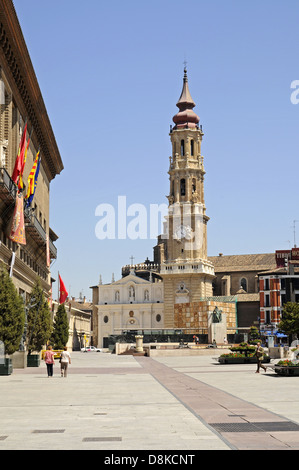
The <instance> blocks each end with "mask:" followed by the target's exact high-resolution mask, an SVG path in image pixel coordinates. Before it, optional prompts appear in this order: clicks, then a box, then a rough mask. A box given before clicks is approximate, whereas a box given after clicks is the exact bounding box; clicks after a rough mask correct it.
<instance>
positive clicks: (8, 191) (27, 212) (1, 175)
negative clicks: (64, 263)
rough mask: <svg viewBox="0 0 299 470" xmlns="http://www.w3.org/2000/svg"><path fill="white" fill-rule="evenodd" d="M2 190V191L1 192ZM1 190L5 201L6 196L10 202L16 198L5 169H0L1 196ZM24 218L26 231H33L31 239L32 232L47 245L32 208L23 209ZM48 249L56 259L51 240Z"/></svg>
mask: <svg viewBox="0 0 299 470" xmlns="http://www.w3.org/2000/svg"><path fill="white" fill-rule="evenodd" d="M1 188H2V191H1ZM3 188H4V193H5V196H6V199H7V196H8V197H9V199H10V200H15V199H16V197H17V191H18V188H17V185H16V184H15V183H14V182H13V180H12V179H11V177H10V176H9V174H8V172H7V170H6V169H5V168H0V192H2V194H3ZM24 216H25V220H26V222H27V225H26V227H27V229H28V228H29V229H33V230H31V235H32V236H33V238H36V236H35V237H34V234H33V231H34V232H35V235H37V236H38V238H39V239H40V240H41V241H42V243H45V244H46V243H47V235H46V232H45V230H44V229H43V227H42V225H41V223H40V222H39V220H38V219H37V217H36V216H35V215H34V214H33V211H32V208H31V207H26V206H25V207H24ZM49 249H50V253H51V255H52V258H57V248H56V247H55V245H54V244H53V242H52V240H49Z"/></svg>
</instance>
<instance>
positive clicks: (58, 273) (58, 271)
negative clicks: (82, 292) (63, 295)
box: [57, 271, 59, 304]
mask: <svg viewBox="0 0 299 470" xmlns="http://www.w3.org/2000/svg"><path fill="white" fill-rule="evenodd" d="M57 302H58V304H59V271H58V297H57Z"/></svg>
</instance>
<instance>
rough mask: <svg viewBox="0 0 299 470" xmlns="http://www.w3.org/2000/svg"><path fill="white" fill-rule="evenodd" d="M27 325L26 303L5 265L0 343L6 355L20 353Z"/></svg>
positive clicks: (0, 272) (0, 280)
mask: <svg viewBox="0 0 299 470" xmlns="http://www.w3.org/2000/svg"><path fill="white" fill-rule="evenodd" d="M24 325H25V308H24V303H23V300H22V298H21V296H19V294H18V292H17V289H16V288H15V286H14V284H13V282H12V280H11V278H10V277H9V275H8V272H7V270H6V268H5V267H4V265H1V266H0V341H2V342H3V343H4V347H5V353H6V354H13V353H14V352H15V351H18V349H19V346H20V342H21V338H22V335H23V332H24Z"/></svg>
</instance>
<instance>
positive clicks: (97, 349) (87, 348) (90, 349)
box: [81, 346, 102, 352]
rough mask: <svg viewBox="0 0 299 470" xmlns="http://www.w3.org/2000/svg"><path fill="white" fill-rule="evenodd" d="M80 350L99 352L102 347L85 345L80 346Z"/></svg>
mask: <svg viewBox="0 0 299 470" xmlns="http://www.w3.org/2000/svg"><path fill="white" fill-rule="evenodd" d="M81 351H82V352H101V351H102V349H100V348H96V347H95V346H86V347H85V348H81Z"/></svg>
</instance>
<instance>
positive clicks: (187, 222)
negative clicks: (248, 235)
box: [160, 69, 214, 328]
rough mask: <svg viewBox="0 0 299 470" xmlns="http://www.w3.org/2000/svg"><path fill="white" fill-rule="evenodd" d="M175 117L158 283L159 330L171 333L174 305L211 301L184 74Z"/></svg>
mask: <svg viewBox="0 0 299 470" xmlns="http://www.w3.org/2000/svg"><path fill="white" fill-rule="evenodd" d="M177 107H178V108H179V112H178V113H177V114H176V115H175V116H174V117H173V122H174V124H175V125H174V126H173V127H171V130H170V139H171V143H172V156H171V157H170V159H169V160H170V166H169V172H168V173H169V180H170V191H169V196H168V201H169V207H168V216H167V217H166V219H167V223H166V227H167V228H166V230H165V232H166V233H165V234H164V235H163V238H164V253H163V255H162V257H161V258H162V259H161V272H160V273H161V275H162V277H163V281H164V326H165V328H173V327H177V326H178V325H176V324H175V323H176V322H175V319H174V304H178V303H190V302H198V301H199V300H200V299H202V298H205V297H208V296H212V295H213V292H212V281H213V279H214V268H213V265H212V264H211V263H210V262H209V261H208V256H207V222H208V220H209V218H208V217H207V215H206V207H205V201H204V175H205V170H204V164H203V156H202V154H201V143H202V138H203V132H202V129H201V126H199V117H198V116H197V115H196V113H195V112H194V111H193V108H194V107H195V103H194V101H193V99H192V97H191V95H190V91H189V86H188V77H187V70H186V69H185V70H184V81H183V89H182V93H181V96H180V99H179V101H178V102H177Z"/></svg>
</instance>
